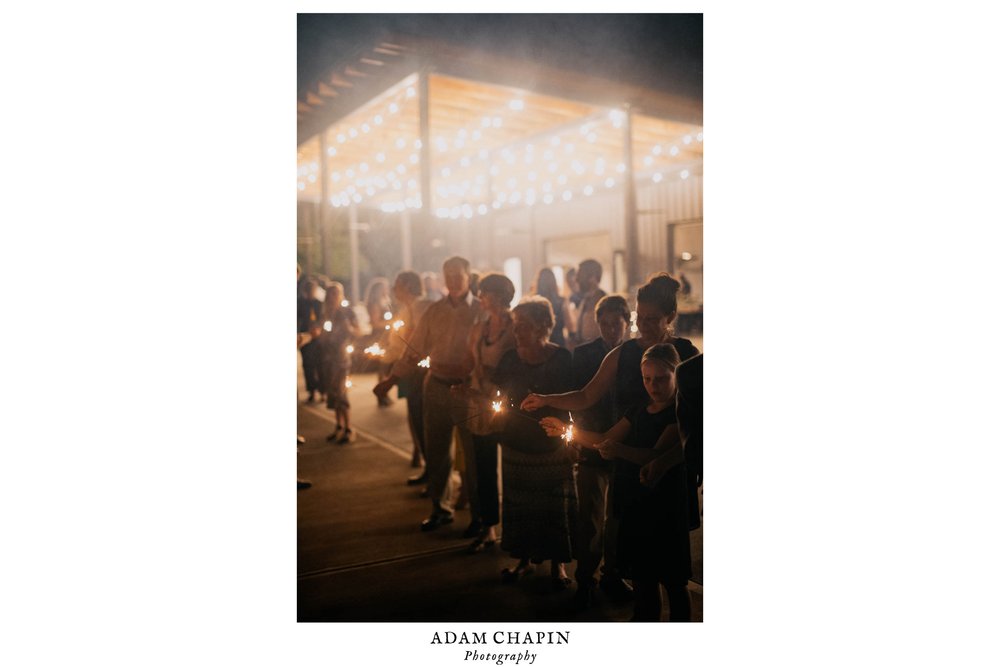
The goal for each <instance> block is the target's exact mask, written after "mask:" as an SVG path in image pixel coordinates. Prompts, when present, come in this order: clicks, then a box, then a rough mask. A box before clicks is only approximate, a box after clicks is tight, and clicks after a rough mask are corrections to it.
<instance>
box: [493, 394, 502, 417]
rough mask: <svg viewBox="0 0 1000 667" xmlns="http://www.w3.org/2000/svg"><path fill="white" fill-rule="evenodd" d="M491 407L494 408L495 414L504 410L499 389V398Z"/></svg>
mask: <svg viewBox="0 0 1000 667" xmlns="http://www.w3.org/2000/svg"><path fill="white" fill-rule="evenodd" d="M491 405H492V406H493V412H497V413H499V412H500V411H501V410H503V401H501V400H500V390H499V389H497V398H496V400H495V401H493V403H491Z"/></svg>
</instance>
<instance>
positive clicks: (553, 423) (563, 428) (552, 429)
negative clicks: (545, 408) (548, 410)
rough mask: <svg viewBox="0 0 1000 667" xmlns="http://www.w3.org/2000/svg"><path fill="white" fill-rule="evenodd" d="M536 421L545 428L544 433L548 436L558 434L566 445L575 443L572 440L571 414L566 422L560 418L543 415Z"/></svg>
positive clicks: (552, 436)
mask: <svg viewBox="0 0 1000 667" xmlns="http://www.w3.org/2000/svg"><path fill="white" fill-rule="evenodd" d="M538 423H539V424H541V425H542V428H543V429H545V435H547V436H549V437H550V438H554V437H556V436H559V437H560V438H562V439H563V440H565V441H566V444H567V445H570V444H573V445H576V444H577V443H576V442H575V441H574V440H573V436H574V433H573V417H572V416H570V418H569V423H568V424H567V423H566V422H564V421H562V420H561V419H557V418H556V417H543V418H542V419H541V421H539V422H538Z"/></svg>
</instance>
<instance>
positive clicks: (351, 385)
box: [344, 375, 354, 389]
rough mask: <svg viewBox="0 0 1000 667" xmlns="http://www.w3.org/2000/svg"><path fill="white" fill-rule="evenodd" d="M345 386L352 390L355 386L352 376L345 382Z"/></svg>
mask: <svg viewBox="0 0 1000 667" xmlns="http://www.w3.org/2000/svg"><path fill="white" fill-rule="evenodd" d="M344 386H345V387H347V388H348V389H350V388H351V387H353V386H354V383H353V382H351V376H350V375H348V376H347V379H346V380H345V381H344Z"/></svg>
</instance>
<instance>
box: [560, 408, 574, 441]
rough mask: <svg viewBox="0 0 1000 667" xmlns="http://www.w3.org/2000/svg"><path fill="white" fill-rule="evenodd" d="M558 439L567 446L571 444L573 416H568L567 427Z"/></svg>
mask: <svg viewBox="0 0 1000 667" xmlns="http://www.w3.org/2000/svg"><path fill="white" fill-rule="evenodd" d="M559 437H560V438H562V439H563V440H565V441H566V444H567V445H568V444H569V443H571V442H573V415H570V416H569V425H568V426H566V430H564V431H563V434H562V435H561V436H559Z"/></svg>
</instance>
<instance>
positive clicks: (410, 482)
mask: <svg viewBox="0 0 1000 667" xmlns="http://www.w3.org/2000/svg"><path fill="white" fill-rule="evenodd" d="M426 481H427V471H426V470H425V471H423V472H422V473H420V474H419V475H414V476H413V477H410V478H408V479H407V480H406V485H407V486H416V485H417V484H423V483H425V482H426Z"/></svg>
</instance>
